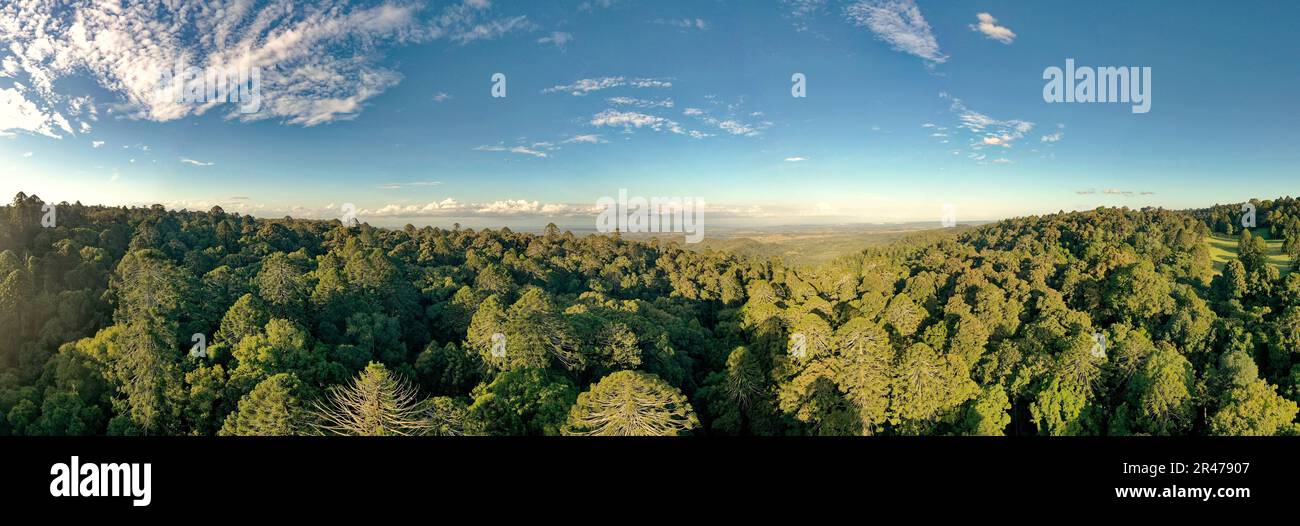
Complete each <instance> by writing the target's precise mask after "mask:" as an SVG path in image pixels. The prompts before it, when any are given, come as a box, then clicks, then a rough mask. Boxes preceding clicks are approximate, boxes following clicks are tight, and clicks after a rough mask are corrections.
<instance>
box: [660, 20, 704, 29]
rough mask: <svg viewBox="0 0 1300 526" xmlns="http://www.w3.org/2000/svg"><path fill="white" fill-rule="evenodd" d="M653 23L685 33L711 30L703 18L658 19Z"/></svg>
mask: <svg viewBox="0 0 1300 526" xmlns="http://www.w3.org/2000/svg"><path fill="white" fill-rule="evenodd" d="M651 22H652V23H655V24H660V25H666V26H672V27H675V28H677V29H681V30H683V31H691V30H695V31H707V30H708V29H709V22H708V21H707V20H705V19H703V18H656V19H654V20H652V21H651Z"/></svg>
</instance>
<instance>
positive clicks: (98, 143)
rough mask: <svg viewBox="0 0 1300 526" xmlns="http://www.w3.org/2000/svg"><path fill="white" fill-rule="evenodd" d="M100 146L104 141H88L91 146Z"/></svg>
mask: <svg viewBox="0 0 1300 526" xmlns="http://www.w3.org/2000/svg"><path fill="white" fill-rule="evenodd" d="M102 146H104V141H90V147H91V148H99V147H102Z"/></svg>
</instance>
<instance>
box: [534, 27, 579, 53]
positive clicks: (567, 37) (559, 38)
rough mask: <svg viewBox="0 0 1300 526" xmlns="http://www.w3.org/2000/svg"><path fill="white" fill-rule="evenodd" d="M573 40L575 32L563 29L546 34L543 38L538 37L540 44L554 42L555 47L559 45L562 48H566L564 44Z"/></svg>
mask: <svg viewBox="0 0 1300 526" xmlns="http://www.w3.org/2000/svg"><path fill="white" fill-rule="evenodd" d="M572 41H573V34H572V33H565V32H563V31H555V32H553V33H551V34H550V36H544V37H542V38H539V39H537V43H538V44H554V45H555V47H558V48H560V49H564V46H567V45H569V42H572Z"/></svg>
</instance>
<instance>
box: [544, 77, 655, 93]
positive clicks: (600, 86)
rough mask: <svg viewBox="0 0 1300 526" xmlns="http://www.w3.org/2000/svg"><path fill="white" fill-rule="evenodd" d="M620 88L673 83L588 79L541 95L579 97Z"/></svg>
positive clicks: (643, 79) (635, 79)
mask: <svg viewBox="0 0 1300 526" xmlns="http://www.w3.org/2000/svg"><path fill="white" fill-rule="evenodd" d="M622 86H631V87H634V88H671V87H673V83H672V80H671V79H656V78H632V79H629V78H627V77H598V78H589V79H578V80H576V81H573V83H570V84H561V85H558V86H553V87H550V88H546V89H544V90H542V93H565V92H567V93H569V94H570V95H573V96H575V97H581V96H583V95H586V94H588V93H591V92H593V91H600V90H607V89H611V88H618V87H622Z"/></svg>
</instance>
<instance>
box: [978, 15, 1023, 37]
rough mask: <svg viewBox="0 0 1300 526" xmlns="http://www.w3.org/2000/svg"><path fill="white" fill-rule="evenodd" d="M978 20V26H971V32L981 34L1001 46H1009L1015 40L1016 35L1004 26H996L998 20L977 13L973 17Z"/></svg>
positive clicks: (991, 16)
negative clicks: (1001, 44)
mask: <svg viewBox="0 0 1300 526" xmlns="http://www.w3.org/2000/svg"><path fill="white" fill-rule="evenodd" d="M975 17H976V18H978V19H979V23H978V24H971V26H970V28H971V30H972V31H978V32H980V33H983V34H984V36H986V37H989V38H991V39H993V40H996V41H998V42H1001V43H1003V44H1010V43H1012V42H1014V41H1015V40H1016V34H1015V33H1014V32H1012V31H1011V29H1009V28H1007V27H1005V26H999V25H998V19H996V18H993V15H990V14H988V13H979V14H977V15H975Z"/></svg>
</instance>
